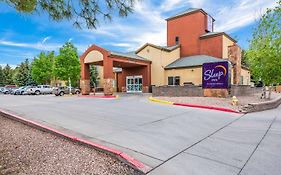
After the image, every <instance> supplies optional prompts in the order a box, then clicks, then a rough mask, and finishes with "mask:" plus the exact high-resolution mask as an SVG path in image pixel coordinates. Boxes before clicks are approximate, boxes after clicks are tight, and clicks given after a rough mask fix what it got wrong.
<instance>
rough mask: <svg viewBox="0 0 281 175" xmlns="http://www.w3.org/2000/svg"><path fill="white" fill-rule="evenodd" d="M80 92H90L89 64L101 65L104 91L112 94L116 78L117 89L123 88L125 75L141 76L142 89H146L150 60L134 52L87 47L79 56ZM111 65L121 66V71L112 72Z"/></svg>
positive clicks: (148, 83) (148, 82)
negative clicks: (117, 72) (116, 73)
mask: <svg viewBox="0 0 281 175" xmlns="http://www.w3.org/2000/svg"><path fill="white" fill-rule="evenodd" d="M80 63H81V81H80V87H81V89H82V94H89V92H90V70H89V65H90V64H93V65H98V66H103V78H104V85H103V88H104V93H105V95H112V94H113V80H115V79H117V80H118V82H117V86H118V89H124V88H125V86H126V85H125V84H126V77H127V76H135V75H139V76H142V77H143V80H142V81H143V82H142V86H143V89H142V90H143V91H144V92H146V91H148V87H149V86H150V83H151V78H150V77H151V75H150V72H151V70H150V69H151V61H149V60H147V59H145V58H142V57H140V56H138V55H136V54H135V53H119V52H112V51H108V50H106V49H104V48H101V47H99V46H96V45H92V46H91V47H89V48H88V49H87V50H86V51H85V52H84V53H83V54H82V56H81V57H80ZM113 67H118V68H122V72H121V73H119V74H118V75H117V76H116V75H115V74H114V72H113Z"/></svg>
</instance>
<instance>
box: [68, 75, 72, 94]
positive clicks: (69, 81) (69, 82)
mask: <svg viewBox="0 0 281 175" xmlns="http://www.w3.org/2000/svg"><path fill="white" fill-rule="evenodd" d="M68 84H69V94H72V92H71V80H70V77H68Z"/></svg>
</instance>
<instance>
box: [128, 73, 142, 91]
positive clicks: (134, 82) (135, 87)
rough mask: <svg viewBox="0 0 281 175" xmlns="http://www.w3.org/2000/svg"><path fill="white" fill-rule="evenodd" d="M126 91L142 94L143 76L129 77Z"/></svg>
mask: <svg viewBox="0 0 281 175" xmlns="http://www.w3.org/2000/svg"><path fill="white" fill-rule="evenodd" d="M126 90H127V92H129V93H135V92H142V76H127V77H126Z"/></svg>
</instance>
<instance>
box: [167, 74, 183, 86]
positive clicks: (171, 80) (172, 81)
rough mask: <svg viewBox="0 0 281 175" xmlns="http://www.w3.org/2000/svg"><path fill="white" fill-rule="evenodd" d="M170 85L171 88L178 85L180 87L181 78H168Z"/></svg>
mask: <svg viewBox="0 0 281 175" xmlns="http://www.w3.org/2000/svg"><path fill="white" fill-rule="evenodd" d="M168 85H169V86H178V85H180V77H179V76H175V77H168Z"/></svg>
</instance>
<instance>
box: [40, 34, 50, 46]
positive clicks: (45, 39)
mask: <svg viewBox="0 0 281 175" xmlns="http://www.w3.org/2000/svg"><path fill="white" fill-rule="evenodd" d="M50 38H51V37H50V36H47V37H45V38H44V39H43V40H42V44H44V43H45V42H46V41H47V40H49V39H50Z"/></svg>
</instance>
